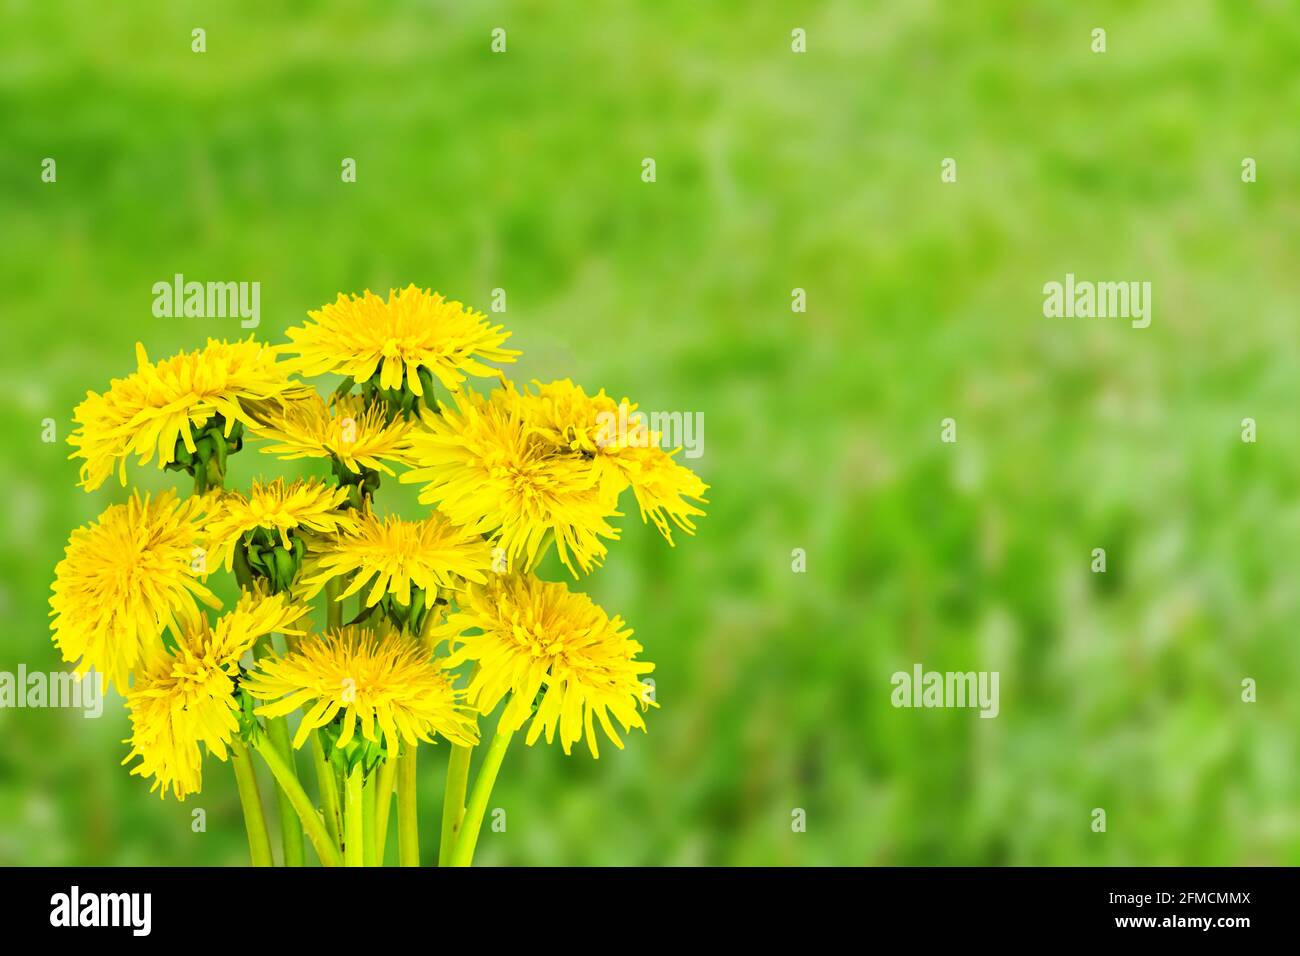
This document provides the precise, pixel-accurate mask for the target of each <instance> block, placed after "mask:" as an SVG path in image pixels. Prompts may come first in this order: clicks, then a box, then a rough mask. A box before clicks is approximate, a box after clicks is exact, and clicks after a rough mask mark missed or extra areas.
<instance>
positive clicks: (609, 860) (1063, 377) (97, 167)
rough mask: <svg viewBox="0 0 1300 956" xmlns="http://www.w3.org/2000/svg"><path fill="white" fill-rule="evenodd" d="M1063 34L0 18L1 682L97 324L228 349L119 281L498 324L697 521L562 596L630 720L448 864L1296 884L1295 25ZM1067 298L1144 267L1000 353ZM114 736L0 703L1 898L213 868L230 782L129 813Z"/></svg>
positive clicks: (639, 13) (31, 627)
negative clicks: (597, 621)
mask: <svg viewBox="0 0 1300 956" xmlns="http://www.w3.org/2000/svg"><path fill="white" fill-rule="evenodd" d="M1068 6H1072V5H1066V4H1063V3H1054V2H1040V3H1027V2H1025V3H1002V2H991V0H990V2H981V3H939V2H926V0H915V2H908V3H887V2H882V3H869V2H862V3H853V2H847V0H843V2H826V3H816V2H808V3H789V4H779V5H778V4H761V5H760V4H743V3H739V2H735V3H727V2H717V3H709V4H701V3H697V2H686V0H667V2H656V3H649V2H646V3H636V4H634V3H613V2H587V3H583V4H570V5H560V6H557V5H555V4H547V3H543V2H535V3H504V2H491V0H488V2H480V3H474V4H465V3H455V2H422V3H416V2H396V3H391V4H363V3H293V4H290V3H285V2H265V0H259V2H252V0H246V2H232V3H226V4H222V5H221V6H220V7H219V8H218V7H216V6H215V5H212V4H207V3H199V2H196V0H188V2H186V0H182V2H168V3H162V2H147V3H146V2H136V3H132V4H130V5H126V4H117V5H113V7H112V8H111V9H110V8H109V7H108V6H105V5H101V6H99V7H94V6H91V5H86V4H80V3H75V2H68V0H40V2H38V0H0V290H2V291H0V315H2V316H3V322H4V330H5V339H6V346H5V348H4V349H3V353H2V354H0V369H2V370H3V374H2V375H0V382H3V383H4V385H3V387H2V388H0V408H2V409H3V416H2V417H0V435H2V436H3V448H4V453H3V460H2V461H0V476H2V478H3V489H4V505H3V508H2V509H0V513H2V514H3V529H4V530H3V541H4V547H3V549H0V568H2V571H3V579H2V583H0V612H2V618H0V619H2V620H3V622H4V627H3V632H2V635H0V670H7V671H14V670H16V669H17V667H18V665H19V664H20V663H23V664H25V665H26V666H27V667H28V668H29V669H30V670H40V669H43V670H50V669H54V668H57V667H59V666H60V665H59V662H58V658H57V655H56V653H55V651H54V649H53V647H52V645H51V643H50V640H49V634H48V624H47V620H46V610H47V606H46V599H47V597H48V594H49V582H50V579H51V575H52V569H53V567H54V564H55V563H56V561H57V560H58V559H59V558H60V556H61V554H62V549H63V546H64V543H65V541H66V537H67V534H68V532H69V530H71V529H72V528H73V527H75V526H77V525H79V524H82V523H84V522H86V521H88V520H90V519H91V518H92V517H94V516H95V515H96V514H97V513H98V512H99V511H101V510H102V509H103V508H104V507H105V506H106V505H108V504H109V503H111V502H114V501H120V500H122V499H123V498H124V492H123V491H122V489H120V488H119V487H117V486H116V484H115V483H114V482H110V483H109V484H106V485H105V486H104V487H103V488H101V489H100V490H99V491H97V492H95V493H94V494H89V495H87V494H85V493H83V492H82V491H80V490H78V489H77V488H76V487H75V486H74V484H75V480H76V468H75V466H74V465H73V464H72V463H70V462H68V461H66V460H65V456H66V454H67V452H68V448H67V446H66V445H65V444H64V443H63V440H64V439H65V438H66V436H67V434H68V432H69V431H70V429H71V412H72V409H73V407H74V406H75V405H76V403H77V402H78V401H79V400H80V399H81V398H82V397H83V395H84V393H85V391H86V390H87V389H95V390H102V389H104V388H106V387H107V386H108V383H109V380H110V378H111V377H113V376H120V375H123V374H125V373H127V372H129V371H130V370H131V369H132V368H133V367H134V359H133V353H132V348H133V345H134V343H135V342H136V341H137V340H140V341H143V342H144V343H145V345H146V347H147V348H148V350H149V353H150V355H151V356H153V357H155V358H158V357H163V356H165V355H168V354H170V353H172V352H174V351H176V350H179V349H189V348H194V347H196V346H198V345H200V344H202V342H203V341H204V339H205V337H207V336H209V335H212V336H218V337H235V336H239V335H241V334H245V333H242V331H241V330H240V329H239V328H238V325H237V322H236V321H235V320H233V319H225V320H222V319H156V318H154V317H153V316H152V314H151V304H152V293H151V286H152V285H153V283H154V282H157V281H160V280H168V279H170V277H171V276H172V275H173V274H174V273H177V272H181V273H184V274H185V276H186V277H187V278H190V279H195V280H199V281H206V280H235V281H259V282H261V284H262V325H261V328H260V329H258V330H257V332H258V335H259V336H261V337H263V338H265V339H267V340H268V341H279V340H280V339H281V338H282V335H283V330H284V329H285V328H286V327H287V326H289V325H291V324H296V323H298V322H300V321H301V320H302V319H303V318H304V313H305V311H306V310H307V309H309V308H315V307H317V306H319V305H320V304H322V303H324V302H326V301H329V300H332V299H333V298H334V296H335V294H336V293H337V292H339V291H358V292H359V291H360V290H362V289H364V288H367V287H369V288H371V289H375V290H387V289H388V288H389V287H390V286H397V285H405V284H406V283H408V282H415V283H417V284H420V285H424V286H432V287H434V288H437V289H440V290H442V291H443V292H445V293H448V294H449V295H451V296H453V297H458V298H462V299H464V300H465V301H467V302H469V303H470V304H473V305H475V306H477V307H479V308H483V309H486V308H487V307H488V305H489V303H490V295H491V290H492V289H494V288H498V287H500V288H504V289H505V290H506V292H507V295H508V311H507V313H506V314H505V315H504V316H501V317H500V318H501V319H502V320H503V321H504V322H506V323H507V324H508V326H509V327H511V328H512V329H513V330H514V332H515V338H514V339H513V340H512V342H511V343H510V344H512V345H515V346H517V347H520V348H522V349H523V350H524V352H525V355H524V358H523V360H522V361H521V363H520V364H519V365H518V366H516V370H515V371H514V373H513V374H514V377H515V378H516V379H518V380H521V381H526V380H528V379H531V378H532V377H539V378H543V379H547V378H551V377H560V376H572V377H573V378H574V379H575V380H577V381H578V382H580V383H582V384H584V385H586V386H588V387H589V388H599V387H601V386H604V387H605V388H607V389H608V390H609V391H610V392H612V393H614V394H616V395H622V394H627V395H629V396H631V397H632V398H633V399H634V400H636V401H639V402H640V403H641V404H642V406H643V407H644V408H646V409H660V410H669V411H671V410H687V411H699V412H702V413H703V414H704V418H705V425H706V427H705V445H704V449H705V454H704V457H703V458H701V459H698V460H696V461H695V462H693V463H692V464H693V466H694V467H695V468H696V469H697V470H698V471H699V472H700V473H701V474H702V475H703V477H704V478H705V480H706V481H708V482H709V483H710V484H711V485H712V490H711V493H710V497H711V504H710V506H709V509H708V511H709V514H708V517H707V518H706V519H704V520H703V521H702V522H701V524H700V532H699V534H698V535H697V536H696V537H695V538H693V539H692V538H686V539H683V540H682V541H681V542H680V543H679V545H678V547H677V548H675V549H670V548H668V547H667V546H666V545H665V544H664V543H663V542H662V540H660V539H659V537H658V535H657V533H655V532H654V531H653V529H647V528H646V527H644V526H642V525H641V524H640V522H639V521H638V520H637V519H636V512H635V509H633V510H632V511H631V513H630V514H629V516H628V517H627V518H625V519H624V520H623V522H622V526H623V529H624V539H623V540H622V541H621V542H620V543H618V544H616V545H615V546H613V547H612V548H611V552H610V556H609V559H608V561H607V563H606V566H605V568H604V569H602V570H600V571H599V572H597V573H596V574H594V575H593V576H591V577H590V578H589V579H587V580H586V581H585V582H584V584H583V586H584V587H586V588H587V589H589V590H590V592H591V593H592V594H593V596H594V597H595V598H596V599H597V600H598V601H599V602H601V603H602V604H603V605H604V606H605V607H606V608H608V609H609V610H610V611H611V612H618V613H621V614H623V615H624V617H625V618H626V619H627V620H628V621H629V623H630V624H631V625H632V626H633V627H635V628H636V631H637V637H638V639H640V640H641V642H642V643H643V644H644V645H645V646H646V648H647V651H646V656H647V657H648V658H649V659H651V660H653V661H655V662H656V663H657V664H658V670H657V671H656V674H655V677H656V678H657V682H658V700H659V702H660V703H661V705H662V707H661V709H660V710H658V711H655V712H652V713H651V714H650V715H649V718H648V720H649V733H648V734H647V735H644V736H642V735H639V734H637V735H635V736H632V737H630V738H629V745H628V748H627V749H626V750H625V751H622V752H618V751H614V750H613V749H612V748H610V749H608V750H607V751H604V750H603V751H602V753H603V754H604V755H603V756H602V758H601V759H600V760H599V761H593V760H591V759H590V758H589V757H588V756H586V755H584V754H580V753H575V755H574V756H573V757H570V758H567V759H566V758H565V757H564V756H563V754H562V753H561V751H560V750H559V748H558V746H557V747H552V748H546V747H544V746H540V745H539V746H537V747H534V748H531V749H529V748H525V747H522V746H518V747H516V748H515V749H513V750H512V752H511V754H510V755H509V757H508V758H507V762H506V765H505V769H504V770H503V772H502V778H501V781H500V783H499V785H498V788H497V791H496V794H495V795H494V798H493V801H492V804H493V806H499V807H502V808H504V809H505V810H506V811H507V821H508V825H507V830H506V832H505V833H491V832H485V833H484V835H483V839H482V840H481V842H480V852H479V860H480V862H483V863H489V864H616V865H621V864H863V863H872V864H1148V863H1149V864H1247V863H1254V864H1287V863H1289V864H1295V863H1298V862H1300V779H1298V778H1297V775H1296V772H1295V767H1296V761H1297V757H1298V756H1300V754H1298V753H1297V727H1300V695H1298V694H1297V692H1296V686H1297V679H1300V640H1298V638H1300V635H1298V634H1297V626H1296V625H1297V610H1300V608H1298V603H1300V602H1298V594H1300V591H1298V586H1297V582H1296V566H1297V565H1296V557H1297V546H1298V545H1300V500H1298V498H1297V493H1296V492H1297V474H1298V473H1300V440H1298V439H1300V434H1298V433H1300V426H1298V425H1297V416H1296V409H1297V408H1298V407H1300V401H1298V396H1297V376H1296V372H1297V369H1298V368H1300V355H1298V354H1297V353H1298V344H1297V343H1298V342H1300V336H1298V335H1297V320H1296V315H1297V313H1296V302H1297V296H1298V294H1300V270H1298V269H1297V268H1296V262H1295V250H1296V240H1297V228H1298V226H1300V216H1298V214H1300V130H1298V128H1297V126H1296V123H1295V117H1296V116H1297V115H1300V72H1297V70H1296V68H1295V67H1296V64H1297V62H1300V14H1298V13H1297V12H1296V8H1295V7H1294V5H1293V4H1291V3H1289V2H1282V0H1277V2H1253V3H1252V2H1229V0H1222V2H1205V0H1178V2H1172V0H1171V2H1164V3H1147V4H1141V5H1137V4H1130V3H1120V2H1113V3H1095V4H1089V5H1088V9H1087V10H1086V11H1084V10H1082V9H1067V7H1068ZM565 7H567V9H564V8H565ZM196 27H202V28H204V29H205V30H206V31H207V52H206V53H203V54H196V53H193V52H191V49H190V45H191V33H190V31H191V30H192V29H194V28H196ZM495 27H503V28H505V29H506V31H507V44H508V46H507V52H506V53H504V54H493V53H492V52H491V50H490V46H489V44H490V39H491V38H490V34H491V31H492V29H493V28H495ZM796 27H799V28H803V29H804V30H806V31H807V50H808V51H807V53H806V54H802V55H800V54H795V53H793V52H792V51H791V48H790V43H791V30H792V29H794V28H796ZM1094 27H1104V28H1105V29H1106V30H1107V31H1108V38H1107V39H1108V51H1107V52H1106V53H1105V54H1094V53H1092V52H1091V50H1090V44H1091V31H1092V29H1093V28H1094ZM45 157H53V158H55V159H56V160H57V163H58V167H57V169H58V181H57V183H54V184H47V183H43V182H42V181H41V179H40V172H41V161H42V159H43V158H45ZM344 157H351V158H354V159H355V160H356V162H357V172H358V179H357V182H356V183H353V184H345V183H342V182H341V180H340V163H341V160H342V159H343V158H344ZM645 157H652V158H654V159H655V160H656V162H657V182H655V183H653V184H647V183H644V182H642V181H641V175H640V174H641V162H642V159H643V158H645ZM944 157H954V158H956V159H957V162H958V182H956V183H953V184H944V183H941V182H940V177H939V169H940V162H941V160H942V159H943V158H944ZM1244 157H1253V158H1255V159H1256V160H1257V162H1258V168H1259V174H1258V182H1256V183H1254V184H1244V183H1243V182H1242V181H1241V175H1240V171H1241V161H1242V159H1243V158H1244ZM1066 272H1074V273H1075V274H1076V275H1077V276H1079V277H1080V278H1082V279H1097V280H1103V279H1104V280H1138V281H1143V280H1145V281H1150V282H1152V283H1153V286H1154V303H1153V304H1154V318H1153V322H1152V325H1151V327H1150V328H1148V329H1145V330H1135V329H1131V328H1130V327H1129V325H1128V323H1127V322H1125V321H1122V320H1111V321H1103V320H1093V321H1087V320H1073V321H1072V320H1064V319H1061V320H1053V319H1045V318H1044V317H1043V315H1042V311H1041V310H1042V292H1041V290H1042V286H1043V283H1045V282H1048V281H1052V280H1060V279H1062V278H1063V276H1064V274H1065V273H1066ZM796 287H797V288H802V289H805V290H806V292H807V301H808V310H807V312H806V313H793V312H792V311H791V307H790V302H791V290H792V289H794V288H796ZM1248 416H1249V417H1253V418H1255V419H1256V420H1257V422H1258V429H1259V439H1258V442H1257V443H1255V444H1244V443H1243V442H1242V441H1241V440H1240V427H1241V426H1240V423H1241V420H1242V419H1243V418H1244V417H1248ZM947 417H952V418H954V419H955V420H956V421H957V425H958V441H957V443H956V444H942V443H940V441H939V430H940V422H941V420H942V419H944V418H947ZM45 418H53V419H55V420H56V421H57V422H58V429H59V439H60V441H59V443H58V444H46V443H43V442H42V441H41V429H42V425H41V423H42V420H43V419H45ZM274 470H275V462H274V460H273V459H271V458H270V457H269V456H261V455H258V454H256V453H254V452H245V453H244V454H242V455H241V456H239V458H238V459H237V460H236V464H235V467H234V480H235V481H236V482H237V483H238V482H246V481H247V480H248V478H250V477H251V476H252V475H253V474H254V473H256V472H258V471H266V472H273V471H274ZM321 471H322V473H323V469H321ZM290 473H292V472H290ZM132 474H133V475H134V476H138V477H140V479H141V484H142V485H144V486H145V487H151V488H157V487H164V486H167V485H170V484H171V483H172V482H171V476H170V475H168V476H165V477H164V476H163V475H161V474H159V473H158V472H156V471H153V470H147V471H146V470H142V469H135V470H133V471H132ZM410 491H411V490H410V489H409V488H400V489H398V488H396V486H395V483H392V482H390V483H388V484H387V485H386V486H385V488H384V490H383V492H381V499H380V501H381V503H383V502H385V501H386V502H388V503H389V504H390V505H393V506H396V505H397V504H398V503H399V502H400V503H401V505H402V507H403V508H407V509H409V508H410V506H411V504H412V502H413V497H412V495H411V494H410ZM1096 547H1104V548H1106V549H1107V552H1108V567H1109V570H1108V571H1107V573H1105V574H1092V573H1090V572H1089V562H1090V559H1091V552H1092V549H1093V548H1096ZM794 548H803V549H806V553H807V571H806V573H802V574H799V573H793V572H792V570H791V551H792V549H794ZM551 570H552V573H556V572H554V569H551ZM917 662H920V663H922V664H923V665H924V666H925V667H926V668H927V669H935V670H996V671H998V672H999V673H1000V675H1001V713H1000V715H999V716H998V717H997V718H996V719H994V720H981V719H978V717H977V716H976V713H975V712H974V711H969V710H903V709H898V710H896V709H894V708H893V707H891V705H890V691H891V687H890V675H891V674H892V673H893V672H894V671H896V670H910V669H911V667H912V665H913V664H914V663H917ZM1246 677H1250V678H1253V679H1255V680H1256V681H1257V682H1258V688H1259V690H1258V694H1259V697H1258V701H1257V702H1255V703H1243V702H1242V700H1241V681H1242V679H1243V678H1246ZM127 733H128V722H127V720H126V716H125V712H124V711H123V709H122V707H121V703H120V700H118V699H116V698H115V699H113V700H111V701H110V702H109V705H108V708H107V710H106V713H105V716H104V718H103V719H100V720H85V719H83V718H82V717H81V716H80V714H79V713H77V712H73V711H60V710H23V711H17V710H0V863H5V864H60V863H84V864H142V863H166V864H239V863H243V862H245V861H246V859H247V855H246V854H247V850H246V844H245V841H244V835H243V827H242V822H241V819H240V816H239V810H238V804H237V801H236V796H235V790H234V787H233V783H232V779H231V775H230V771H229V769H228V768H227V767H225V766H223V765H221V764H220V763H219V762H217V761H215V760H209V761H208V763H207V765H206V774H205V784H206V786H205V789H204V791H203V793H202V794H200V795H198V796H196V797H193V798H191V800H190V801H187V802H186V803H185V804H178V803H176V802H175V801H172V800H167V801H159V800H158V799H157V798H156V797H151V796H149V794H148V786H147V784H145V783H144V782H143V781H141V780H140V779H139V778H135V777H129V776H128V775H127V773H126V771H125V769H123V768H120V767H119V766H118V762H119V761H120V760H121V759H122V757H123V756H124V755H125V753H126V748H125V747H124V746H123V745H122V744H121V743H120V741H121V740H122V738H124V737H125V736H126V735H127ZM422 755H423V756H422V761H423V762H422V778H421V786H422V788H423V793H422V797H423V804H422V812H423V813H424V814H425V820H426V826H425V828H424V829H425V839H426V842H425V854H426V857H428V856H429V855H431V854H432V853H433V852H434V839H435V837H434V825H433V823H434V820H435V816H436V813H437V811H438V806H439V804H438V799H439V794H440V792H441V784H442V769H443V765H444V763H445V759H446V748H441V747H440V748H422ZM304 766H305V763H304ZM194 807H203V808H204V809H205V810H206V811H207V814H208V826H207V832H205V833H193V832H191V828H190V812H191V810H192V809H193V808H194ZM1096 807H1100V808H1104V809H1105V810H1106V813H1107V832H1105V833H1094V832H1092V829H1091V822H1092V810H1093V808H1096ZM794 808H802V809H804V810H805V811H806V813H807V831H806V832H804V833H796V832H792V828H791V813H792V810H793V809H794ZM392 843H395V841H390V845H391V844H392Z"/></svg>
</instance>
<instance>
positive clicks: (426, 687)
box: [243, 626, 478, 753]
mask: <svg viewBox="0 0 1300 956" xmlns="http://www.w3.org/2000/svg"><path fill="white" fill-rule="evenodd" d="M243 686H244V689H245V690H247V691H248V692H249V693H250V694H251V695H253V696H254V697H256V698H257V699H258V700H266V701H271V702H272V703H268V704H264V705H262V706H261V707H258V708H257V710H256V713H258V714H259V715H263V716H266V717H281V716H284V715H285V714H290V713H292V712H293V711H295V710H297V709H298V708H299V707H303V708H308V705H310V707H309V708H308V709H306V711H305V713H304V716H303V718H302V722H301V723H300V724H299V725H298V732H297V734H296V735H295V736H294V739H293V745H294V747H295V748H297V747H301V746H302V745H303V743H304V742H306V740H307V736H308V735H309V734H310V733H311V731H312V730H313V729H314V728H316V727H324V726H325V725H326V724H328V723H330V721H332V720H333V719H334V718H335V717H336V716H337V715H338V713H339V712H340V711H342V712H343V725H342V730H341V733H340V734H339V739H338V742H337V744H336V746H338V747H346V746H347V745H348V743H350V742H351V741H352V738H353V736H354V734H355V732H356V728H357V724H358V723H360V725H361V736H362V737H364V738H365V739H366V740H369V741H372V742H376V743H377V742H379V736H378V734H382V735H383V741H384V744H385V746H386V747H387V748H388V751H389V753H396V752H397V746H398V739H399V738H400V739H401V740H405V741H406V742H407V743H408V744H415V743H417V741H420V740H425V741H432V740H433V735H434V734H435V733H437V734H440V735H441V736H442V737H444V738H446V739H447V740H450V741H451V742H452V743H457V744H461V745H463V746H471V745H473V744H475V743H477V742H478V726H477V722H476V719H475V717H474V714H473V712H472V711H471V710H470V709H468V708H467V707H466V706H465V704H464V699H463V698H464V692H463V691H458V690H456V689H455V688H454V687H453V685H452V683H451V681H450V680H449V679H448V677H447V675H446V673H445V672H444V671H443V670H442V668H441V667H439V666H438V664H436V663H435V662H434V661H432V660H430V659H429V656H428V654H427V652H426V651H425V650H424V649H423V648H422V647H421V645H420V644H419V642H417V641H415V640H413V639H410V638H407V637H405V636H404V635H402V634H401V633H400V632H397V631H392V630H384V631H382V632H381V633H380V634H376V633H375V632H374V631H372V630H370V629H369V628H364V627H354V626H349V627H343V628H339V629H337V630H335V631H331V632H330V633H329V634H326V635H325V636H323V637H321V638H319V639H312V640H306V641H299V642H298V643H297V644H296V645H295V646H294V647H293V649H292V650H291V651H290V652H289V653H288V654H287V655H285V656H284V657H281V658H269V657H268V658H263V659H262V660H261V661H259V662H258V669H257V670H256V671H254V672H253V674H252V676H251V677H248V678H245V680H244V683H243Z"/></svg>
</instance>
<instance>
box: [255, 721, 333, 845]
mask: <svg viewBox="0 0 1300 956" xmlns="http://www.w3.org/2000/svg"><path fill="white" fill-rule="evenodd" d="M253 746H254V748H255V749H256V750H257V752H258V753H259V754H261V755H262V759H263V760H265V761H266V766H267V767H268V768H269V769H270V771H271V775H272V776H273V777H275V782H276V783H278V784H279V785H280V789H281V790H282V791H283V792H284V793H285V795H286V796H287V797H288V799H289V805H290V807H291V808H292V809H293V810H294V812H295V813H296V814H297V818H298V819H299V820H300V821H301V822H302V826H304V827H305V828H306V829H307V836H308V837H310V839H311V845H312V846H313V847H315V848H316V855H317V856H318V857H320V861H321V863H322V864H323V865H325V866H338V865H339V863H341V862H342V861H341V860H340V859H339V851H338V850H337V849H335V848H334V844H333V843H331V842H330V836H329V832H328V831H327V830H326V829H325V824H324V823H322V822H321V818H320V814H319V813H317V812H316V807H315V806H313V805H312V802H311V797H309V796H307V791H306V790H304V789H303V788H302V784H301V783H299V782H298V776H297V774H295V773H294V772H293V770H292V768H291V767H290V766H289V764H288V763H287V762H286V761H285V759H284V756H283V755H282V754H281V753H280V751H279V748H277V747H276V746H275V744H274V743H272V742H271V741H270V740H269V739H268V738H266V737H263V738H260V739H259V740H258V741H257V743H255V744H254V745H253Z"/></svg>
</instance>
